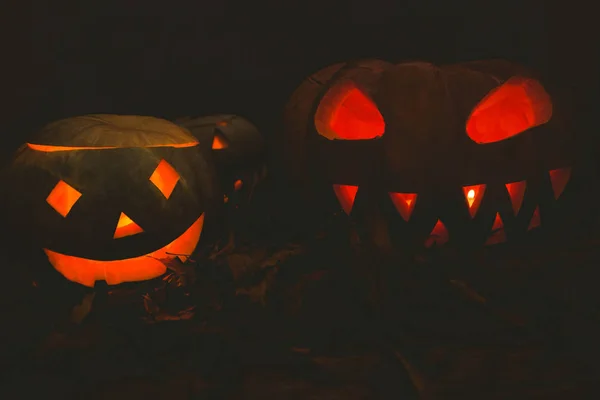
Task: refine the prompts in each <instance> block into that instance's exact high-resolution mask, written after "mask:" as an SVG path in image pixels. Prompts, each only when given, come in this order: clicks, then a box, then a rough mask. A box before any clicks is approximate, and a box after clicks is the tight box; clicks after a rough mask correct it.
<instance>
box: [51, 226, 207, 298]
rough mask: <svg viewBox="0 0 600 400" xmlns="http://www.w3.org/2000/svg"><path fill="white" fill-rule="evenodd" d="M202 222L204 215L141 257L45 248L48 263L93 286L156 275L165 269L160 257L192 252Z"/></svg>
mask: <svg viewBox="0 0 600 400" xmlns="http://www.w3.org/2000/svg"><path fill="white" fill-rule="evenodd" d="M203 225H204V214H202V215H200V217H199V218H198V219H197V220H196V221H195V222H194V223H193V224H192V225H191V226H190V227H189V228H188V229H187V230H186V231H185V232H183V233H182V234H181V235H180V236H179V237H178V238H176V239H175V240H173V241H172V242H171V243H169V244H167V245H166V246H164V247H162V248H160V249H158V250H155V251H153V252H152V253H148V254H145V255H142V256H138V257H133V258H127V259H124V260H113V261H98V260H90V259H86V258H81V257H75V256H69V255H65V254H60V253H57V252H55V251H52V250H49V249H44V252H45V253H46V255H47V256H48V260H49V261H50V264H52V266H53V267H54V268H55V269H56V270H57V271H58V272H60V273H61V274H62V275H63V276H64V277H65V278H67V279H68V280H70V281H73V282H78V283H80V284H82V285H84V286H88V287H94V284H95V283H96V281H99V280H104V281H106V283H107V284H109V285H116V284H119V283H122V282H135V281H141V280H147V279H152V278H156V277H158V276H160V275H162V274H164V273H165V272H166V270H167V267H166V265H165V264H163V263H162V262H161V261H160V260H164V259H172V258H174V257H177V256H179V257H180V258H181V257H185V256H180V255H182V254H183V255H188V254H191V253H192V252H193V251H194V248H195V247H196V244H197V243H198V241H199V239H200V234H201V233H202V227H203Z"/></svg>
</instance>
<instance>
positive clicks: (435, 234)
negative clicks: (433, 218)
mask: <svg viewBox="0 0 600 400" xmlns="http://www.w3.org/2000/svg"><path fill="white" fill-rule="evenodd" d="M448 239H449V235H448V230H447V229H446V225H444V223H443V222H442V221H440V220H439V219H438V220H437V222H436V223H435V226H434V227H433V229H432V230H431V233H430V234H429V237H428V238H427V240H425V247H431V246H433V245H434V244H435V245H437V246H439V245H442V244H444V243H446V242H447V241H448Z"/></svg>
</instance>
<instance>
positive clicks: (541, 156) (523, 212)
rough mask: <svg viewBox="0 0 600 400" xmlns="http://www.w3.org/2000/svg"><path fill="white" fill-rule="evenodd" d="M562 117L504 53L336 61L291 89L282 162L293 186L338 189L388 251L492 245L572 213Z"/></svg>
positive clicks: (569, 146) (342, 202)
mask: <svg viewBox="0 0 600 400" xmlns="http://www.w3.org/2000/svg"><path fill="white" fill-rule="evenodd" d="M561 117H562V115H561V110H560V109H557V108H556V107H555V106H554V105H553V99H552V96H551V95H550V94H549V92H548V91H547V89H546V88H545V87H544V86H543V84H542V83H541V81H540V80H539V79H538V78H536V76H535V75H534V74H532V73H531V72H529V71H527V70H526V69H525V68H523V67H522V66H519V65H516V64H514V63H510V62H507V61H503V60H489V61H476V62H468V63H462V64H456V65H448V66H435V65H433V64H430V63H426V62H405V63H399V64H392V63H388V62H385V61H380V60H360V61H356V62H347V63H340V64H336V65H333V66H330V67H327V68H325V69H323V70H321V71H318V72H317V73H315V74H313V75H312V76H310V77H309V78H308V79H306V80H305V81H304V82H303V83H302V84H301V85H300V86H299V87H298V88H297V90H296V91H295V92H294V93H293V94H292V96H291V99H290V100H289V102H288V105H287V107H286V110H285V116H284V118H285V120H284V124H285V125H284V127H285V129H284V135H285V138H284V139H285V140H284V143H285V147H284V159H285V162H286V165H287V170H288V171H289V175H290V177H292V178H293V179H294V182H295V185H296V186H298V187H301V188H303V190H304V189H305V188H312V189H313V193H319V192H321V191H327V192H328V193H332V194H335V195H336V197H337V198H338V200H339V206H341V208H342V209H343V210H344V212H345V213H346V214H348V215H350V216H352V218H353V219H354V220H355V221H359V222H362V225H363V227H364V229H365V230H366V232H367V235H369V236H370V237H371V238H375V239H374V240H375V241H377V242H379V243H380V244H381V245H382V246H386V247H389V245H390V244H393V245H394V246H401V247H411V248H413V247H415V246H417V247H418V246H419V245H425V246H427V247H429V246H431V245H433V244H437V245H442V244H445V243H446V242H447V241H449V240H451V241H453V242H455V243H460V244H463V245H469V246H470V245H481V244H497V243H502V242H504V241H506V240H509V239H514V240H517V239H518V238H521V237H523V235H524V234H525V233H526V232H528V231H529V230H532V229H534V228H537V227H539V226H540V225H541V224H542V223H544V224H547V225H552V221H553V220H558V219H559V217H558V214H560V212H562V211H565V210H566V208H564V207H563V208H561V207H560V201H561V199H562V198H564V197H565V196H566V193H567V192H568V188H569V185H570V182H571V181H572V180H573V179H572V178H574V175H576V173H575V172H574V170H573V169H572V167H573V166H574V156H573V155H574V143H573V135H571V134H570V132H568V130H566V129H565V128H564V124H563V123H562V122H561V121H562V120H563V118H561ZM567 197H568V196H567ZM339 206H338V207H339ZM382 232H383V233H382ZM376 237H378V238H379V239H377V238H376Z"/></svg>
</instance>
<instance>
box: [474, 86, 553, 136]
mask: <svg viewBox="0 0 600 400" xmlns="http://www.w3.org/2000/svg"><path fill="white" fill-rule="evenodd" d="M551 117H552V101H551V100H550V96H549V95H548V93H547V92H546V91H545V90H544V87H543V86H542V85H541V84H540V83H539V82H538V81H536V80H534V79H527V78H521V77H514V78H511V79H509V80H508V81H506V82H505V83H504V84H503V85H501V86H499V87H498V88H496V89H494V90H492V91H491V92H490V93H489V94H488V95H487V96H486V97H484V99H483V100H481V102H480V103H479V104H478V105H477V106H476V107H475V109H474V110H473V111H472V112H471V115H470V117H469V119H468V121H467V126H466V129H467V135H469V137H470V138H471V139H472V140H473V141H474V142H476V143H479V144H483V143H494V142H499V141H501V140H505V139H508V138H510V137H512V136H515V135H517V134H519V133H521V132H524V131H526V130H527V129H530V128H533V127H535V126H538V125H542V124H545V123H546V122H548V121H549V120H550V118H551Z"/></svg>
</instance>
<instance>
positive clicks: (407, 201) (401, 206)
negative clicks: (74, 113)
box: [390, 193, 417, 221]
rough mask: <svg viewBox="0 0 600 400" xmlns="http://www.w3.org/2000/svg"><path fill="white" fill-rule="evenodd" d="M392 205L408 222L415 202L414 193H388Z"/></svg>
mask: <svg viewBox="0 0 600 400" xmlns="http://www.w3.org/2000/svg"><path fill="white" fill-rule="evenodd" d="M390 198H391V199H392V203H394V206H395V207H396V210H398V212H399V213H400V216H401V217H402V218H403V219H404V220H405V221H408V220H409V219H410V216H411V215H412V212H413V209H414V208H415V203H416V202H417V194H416V193H390Z"/></svg>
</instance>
